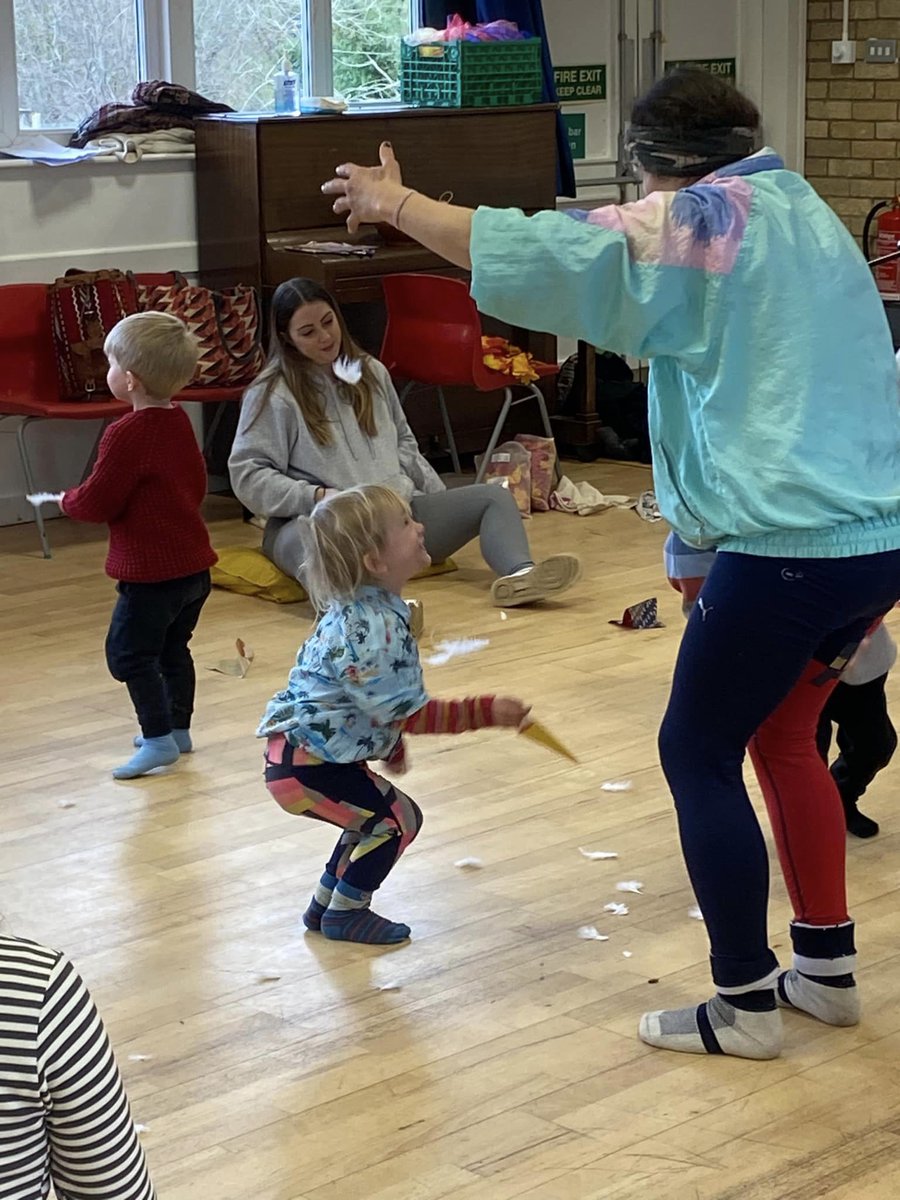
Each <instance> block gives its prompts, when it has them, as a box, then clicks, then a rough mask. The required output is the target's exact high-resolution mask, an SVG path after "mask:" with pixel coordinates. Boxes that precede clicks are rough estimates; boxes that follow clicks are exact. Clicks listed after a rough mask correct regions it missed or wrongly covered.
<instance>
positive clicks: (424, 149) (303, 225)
mask: <svg viewBox="0 0 900 1200" xmlns="http://www.w3.org/2000/svg"><path fill="white" fill-rule="evenodd" d="M195 128H196V139H197V225H198V240H199V273H200V282H201V283H203V284H204V285H206V286H207V287H213V288H221V287H228V286H232V285H234V284H237V283H245V284H252V285H253V286H255V287H257V288H258V289H259V290H260V292H261V295H262V297H263V303H264V306H267V300H268V298H269V297H270V296H271V293H272V291H273V290H274V289H275V288H276V287H277V286H278V284H279V283H282V282H283V281H284V280H285V279H291V278H292V277H294V276H297V275H302V276H306V277H308V278H311V279H315V280H316V281H317V282H319V283H321V284H323V285H324V286H325V287H326V288H327V289H328V290H329V291H330V292H331V293H332V294H333V295H334V296H335V298H336V299H337V300H338V302H339V303H340V304H341V305H342V307H343V306H345V305H349V306H351V308H350V311H349V312H348V313H347V317H348V320H349V323H350V327H351V329H352V330H353V331H354V333H355V334H357V336H361V335H362V336H361V340H362V341H363V344H364V345H366V346H367V348H368V349H370V350H372V351H377V349H378V336H377V329H376V330H374V331H373V330H372V329H371V328H370V329H369V336H365V335H364V334H363V327H364V326H366V325H370V324H371V320H372V318H371V309H372V306H373V304H374V305H377V306H378V310H379V311H380V308H381V299H382V291H381V279H382V277H383V276H384V275H387V274H395V273H397V272H405V271H429V272H433V273H437V274H448V275H455V276H458V277H459V276H465V272H463V271H461V270H460V269H458V268H456V267H454V266H452V265H451V264H450V263H448V262H446V261H445V260H444V259H442V258H440V257H439V256H438V255H436V254H432V253H431V252H430V251H428V250H426V249H424V248H423V247H421V246H419V245H418V244H416V243H415V242H412V241H410V240H409V239H407V238H404V237H403V236H402V235H397V234H396V231H391V230H389V229H385V228H383V227H375V226H370V227H364V228H363V229H361V230H360V231H359V233H358V234H357V235H356V237H355V238H351V237H350V235H349V234H348V233H347V230H346V227H345V225H344V220H343V218H341V217H339V216H335V214H334V213H333V212H332V211H331V204H332V200H331V198H329V197H327V196H323V195H322V192H321V191H320V188H321V185H322V184H323V183H324V182H325V180H326V179H331V178H332V176H333V175H334V170H335V167H337V166H338V165H339V164H341V163H344V162H356V163H361V164H363V165H374V164H377V162H378V146H379V143H381V142H382V141H389V142H391V144H392V145H393V147H394V153H395V154H396V156H397V158H398V160H399V162H400V165H401V168H402V171H403V181H404V183H406V184H408V185H409V186H410V187H413V188H416V189H417V190H419V191H421V192H424V193H425V194H426V195H428V196H433V197H435V198H439V197H445V198H447V199H452V200H453V201H454V202H455V203H457V204H462V205H468V206H470V207H473V208H474V207H477V206H478V205H479V204H484V205H490V206H494V207H516V208H521V209H523V210H524V211H525V212H526V213H528V214H531V213H535V212H538V211H539V210H541V209H552V208H554V207H555V205H556V106H555V105H552V104H539V105H532V106H520V107H515V108H486V109H471V108H467V109H434V108H433V109H424V108H422V109H416V108H406V109H404V108H396V109H389V110H383V109H382V110H379V111H362V112H352V113H342V114H328V115H322V116H297V117H293V116H274V115H251V114H231V113H229V114H224V115H211V116H206V117H201V118H199V119H198V120H197V121H196V122H195ZM354 240H356V241H360V242H364V243H366V244H369V245H373V246H374V247H375V253H374V254H373V255H372V256H371V257H366V258H363V257H356V256H354V257H349V256H342V255H324V256H320V255H313V254H305V253H301V252H299V251H297V250H292V249H289V247H296V246H299V245H302V244H303V243H305V242H334V241H342V242H346V241H354ZM367 314H369V315H368V316H367ZM376 324H377V321H376ZM513 336H514V337H515V339H516V340H517V341H519V344H520V345H521V344H522V343H524V344H525V346H526V347H527V348H528V349H530V350H531V351H532V353H534V354H535V355H536V357H538V358H542V359H550V360H551V361H553V360H552V358H551V356H552V355H555V350H556V342H555V338H553V337H550V336H549V335H547V334H534V333H528V332H526V331H520V330H515V331H513ZM460 401H461V398H459V399H458V401H457V404H455V405H454V407H455V408H457V409H458V412H459V416H460V417H461V418H462V422H461V424H462V429H461V432H462V433H463V435H464V434H465V427H466V426H467V425H468V426H469V427H470V428H472V426H473V422H477V425H478V427H479V428H480V427H481V426H482V424H487V427H488V428H489V427H490V422H489V420H488V418H487V417H486V416H485V413H484V408H485V406H484V403H483V401H482V402H481V403H480V404H479V405H478V406H477V411H476V410H475V407H474V406H470V405H468V404H466V403H465V402H462V403H461V406H460ZM466 410H469V411H466ZM455 423H456V422H455V421H454V424H455ZM463 440H465V437H463ZM476 443H480V444H481V445H483V444H484V442H483V439H480V435H479V438H478V439H476Z"/></svg>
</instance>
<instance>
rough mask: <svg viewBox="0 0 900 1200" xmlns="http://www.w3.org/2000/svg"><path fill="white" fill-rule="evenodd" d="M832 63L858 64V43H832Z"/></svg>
mask: <svg viewBox="0 0 900 1200" xmlns="http://www.w3.org/2000/svg"><path fill="white" fill-rule="evenodd" d="M831 61H832V62H833V63H841V64H843V65H847V64H849V63H855V62H856V42H841V41H839V42H832V43H831Z"/></svg>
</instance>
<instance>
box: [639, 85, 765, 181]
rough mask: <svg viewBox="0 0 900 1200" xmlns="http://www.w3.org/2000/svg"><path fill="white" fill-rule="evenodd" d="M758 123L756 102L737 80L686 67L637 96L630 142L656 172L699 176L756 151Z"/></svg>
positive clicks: (646, 165)
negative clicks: (721, 77) (724, 78)
mask: <svg viewBox="0 0 900 1200" xmlns="http://www.w3.org/2000/svg"><path fill="white" fill-rule="evenodd" d="M759 123H760V121H759V110H758V109H757V107H756V105H755V104H754V103H753V101H752V100H748V99H747V97H746V96H744V95H742V94H741V93H740V92H739V91H738V90H737V88H736V87H734V86H732V84H730V83H726V82H725V80H723V79H720V78H719V77H718V76H717V75H712V74H710V72H708V71H703V70H699V69H697V68H693V67H681V68H678V69H677V70H674V71H671V72H670V73H669V74H668V75H664V76H663V77H662V79H659V80H657V82H656V83H655V84H654V85H653V87H651V88H650V90H649V91H648V92H647V93H646V94H645V95H644V96H641V97H640V99H638V100H636V101H635V102H634V107H633V108H632V110H631V122H630V125H629V128H628V132H627V135H626V142H627V145H628V148H629V150H630V151H631V154H632V156H633V158H634V159H635V160H636V162H637V164H638V165H639V166H641V167H643V168H644V170H646V171H650V172H652V173H653V174H654V175H659V176H668V177H675V178H678V177H682V178H687V177H693V178H699V177H700V176H703V175H706V174H709V172H711V171H715V170H718V169H720V168H721V167H724V166H727V165H728V164H729V163H733V162H738V161H739V160H740V159H742V158H746V157H747V155H748V154H752V153H753V152H754V151H755V150H756V149H757V144H758V139H759Z"/></svg>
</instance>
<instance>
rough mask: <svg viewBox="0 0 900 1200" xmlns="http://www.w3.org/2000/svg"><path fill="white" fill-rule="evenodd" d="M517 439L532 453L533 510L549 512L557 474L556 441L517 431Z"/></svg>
mask: <svg viewBox="0 0 900 1200" xmlns="http://www.w3.org/2000/svg"><path fill="white" fill-rule="evenodd" d="M515 440H516V441H517V442H518V443H519V445H521V446H524V447H525V449H526V450H527V451H528V453H529V454H530V455H531V510H532V512H549V511H550V493H551V492H552V491H553V480H554V477H555V474H556V442H555V441H554V440H553V438H548V437H537V435H536V434H533V433H517V434H516V439H515Z"/></svg>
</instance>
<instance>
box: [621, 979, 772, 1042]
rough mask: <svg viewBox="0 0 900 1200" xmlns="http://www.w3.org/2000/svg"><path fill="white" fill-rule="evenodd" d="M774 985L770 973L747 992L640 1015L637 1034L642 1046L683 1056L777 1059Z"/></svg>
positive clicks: (721, 995)
mask: <svg viewBox="0 0 900 1200" xmlns="http://www.w3.org/2000/svg"><path fill="white" fill-rule="evenodd" d="M775 979H776V972H775V971H773V972H771V974H770V975H767V976H766V977H765V979H760V980H758V981H757V983H756V984H755V985H753V986H751V987H749V988H747V989H746V990H743V991H736V992H731V991H729V992H727V994H723V993H721V992H717V993H716V995H715V996H713V998H712V999H711V1000H707V1001H706V1003H705V1004H699V1005H694V1006H692V1007H690V1008H676V1009H670V1010H668V1011H664V1012H650V1013H644V1015H643V1017H641V1023H640V1027H639V1030H638V1033H639V1036H640V1038H641V1041H644V1042H646V1043H647V1044H648V1045H650V1046H658V1047H659V1048H660V1049H661V1050H679V1051H681V1053H683V1054H731V1055H734V1056H735V1057H736V1058H756V1059H767V1058H777V1057H778V1055H779V1054H780V1053H781V1041H782V1031H781V1013H780V1012H779V1011H778V1008H777V1006H776V1003H775V990H774V984H775Z"/></svg>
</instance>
